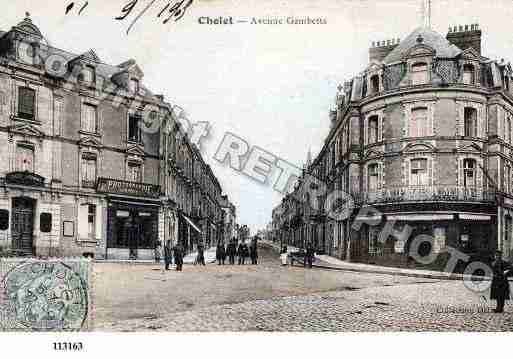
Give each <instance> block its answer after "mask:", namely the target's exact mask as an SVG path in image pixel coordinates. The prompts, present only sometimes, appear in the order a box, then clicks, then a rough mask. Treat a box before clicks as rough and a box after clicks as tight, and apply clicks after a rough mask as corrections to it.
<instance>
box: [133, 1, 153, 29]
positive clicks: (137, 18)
mask: <svg viewBox="0 0 513 359" xmlns="http://www.w3.org/2000/svg"><path fill="white" fill-rule="evenodd" d="M155 1H157V0H151V2H150V3H149V4H148V5H147V6H146V7H145V8H144V10H143V11H141V12H140V13H139V15H137V17H136V18H135V19H134V21H132V23H131V24H130V26H128V29H127V30H126V34H127V35H128V33H129V32H130V30H131V29H132V27H133V26H134V25H135V23H136V22H137V20H139V19H140V18H141V17H142V16H143V15H144V13H146V11H148V9H149V8H150V7H151V6H152V5H153V4H154V3H155ZM135 2H136V3H137V0H136V1H135Z"/></svg>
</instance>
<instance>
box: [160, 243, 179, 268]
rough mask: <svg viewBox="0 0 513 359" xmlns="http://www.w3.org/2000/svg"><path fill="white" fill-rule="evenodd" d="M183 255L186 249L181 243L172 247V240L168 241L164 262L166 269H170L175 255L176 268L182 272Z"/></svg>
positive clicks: (165, 247)
mask: <svg viewBox="0 0 513 359" xmlns="http://www.w3.org/2000/svg"><path fill="white" fill-rule="evenodd" d="M183 256H184V250H183V247H182V246H181V245H180V243H178V244H176V245H175V246H174V247H171V241H167V242H166V245H165V246H164V263H165V265H166V270H169V266H170V265H171V264H172V260H173V257H174V260H175V264H176V270H177V271H179V272H181V271H182V267H183Z"/></svg>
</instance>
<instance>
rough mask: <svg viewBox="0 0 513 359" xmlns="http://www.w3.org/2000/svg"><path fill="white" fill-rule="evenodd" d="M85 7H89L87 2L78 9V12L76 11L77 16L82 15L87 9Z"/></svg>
mask: <svg viewBox="0 0 513 359" xmlns="http://www.w3.org/2000/svg"><path fill="white" fill-rule="evenodd" d="M87 5H89V1H86V3H85V4H84V6H82V7H81V8H80V10H79V11H78V14H79V15H80V14H82V11H84V9H85V8H86V7H87Z"/></svg>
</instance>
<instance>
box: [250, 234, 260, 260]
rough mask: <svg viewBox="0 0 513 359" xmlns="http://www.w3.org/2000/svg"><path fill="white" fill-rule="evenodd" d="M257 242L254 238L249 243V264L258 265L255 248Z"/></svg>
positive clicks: (256, 249)
mask: <svg viewBox="0 0 513 359" xmlns="http://www.w3.org/2000/svg"><path fill="white" fill-rule="evenodd" d="M257 245H258V244H257V240H256V238H255V239H253V240H252V241H251V246H250V247H249V256H250V257H251V264H258V248H257Z"/></svg>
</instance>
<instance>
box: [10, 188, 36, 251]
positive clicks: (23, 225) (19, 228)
mask: <svg viewBox="0 0 513 359" xmlns="http://www.w3.org/2000/svg"><path fill="white" fill-rule="evenodd" d="M12 208H13V209H12V247H13V249H14V250H17V251H20V252H25V253H26V254H33V251H34V248H33V234H34V233H33V232H34V200H32V199H30V198H15V199H13V206H12Z"/></svg>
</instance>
